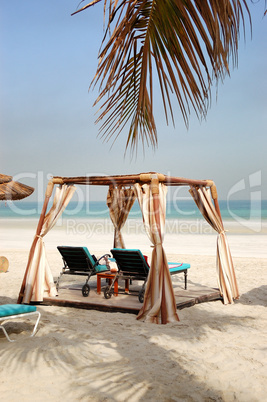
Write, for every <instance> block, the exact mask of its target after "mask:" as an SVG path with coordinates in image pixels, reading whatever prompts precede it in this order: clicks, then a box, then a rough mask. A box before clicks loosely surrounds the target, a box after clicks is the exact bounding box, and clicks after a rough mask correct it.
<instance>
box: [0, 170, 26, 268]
mask: <svg viewBox="0 0 267 402" xmlns="http://www.w3.org/2000/svg"><path fill="white" fill-rule="evenodd" d="M33 191H34V188H33V187H30V186H26V184H22V183H19V182H18V181H14V180H12V176H7V175H5V174H0V200H2V201H8V200H21V199H22V198H25V197H28V196H29V195H31V194H32V193H33ZM8 266H9V263H8V259H7V258H6V257H3V256H0V272H6V271H7V270H8Z"/></svg>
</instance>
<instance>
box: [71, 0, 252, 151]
mask: <svg viewBox="0 0 267 402" xmlns="http://www.w3.org/2000/svg"><path fill="white" fill-rule="evenodd" d="M96 2H97V1H93V2H91V3H89V4H87V5H86V6H85V7H83V8H82V9H80V10H78V11H77V12H79V11H81V10H83V9H86V8H88V7H90V6H92V5H93V4H95V3H96ZM107 11H108V13H109V15H108V23H107V29H106V32H105V35H104V39H103V42H102V50H101V51H100V54H99V64H98V68H97V71H96V75H95V77H94V79H93V83H94V85H96V84H99V87H100V93H99V96H98V98H97V100H96V102H95V104H96V103H99V102H100V109H99V113H100V114H99V117H98V119H97V122H100V121H101V122H102V124H101V126H100V132H101V133H102V136H103V138H105V139H106V140H109V139H110V138H111V137H113V136H115V138H117V135H118V134H120V133H121V131H122V130H123V129H124V128H125V127H127V128H128V130H129V132H128V139H127V145H126V148H127V147H129V146H130V147H131V148H132V150H133V149H134V148H135V149H137V143H138V140H140V139H141V141H142V142H143V144H145V143H146V144H148V145H149V144H152V146H153V147H155V146H156V145H157V130H156V124H155V120H154V113H153V89H154V85H155V81H154V75H156V76H157V77H158V83H159V87H160V91H161V97H162V102H163V107H164V111H165V117H166V121H167V123H168V116H169V115H170V116H171V119H172V121H173V123H174V112H173V99H172V96H173V94H175V96H176V98H177V101H178V104H179V107H180V109H181V112H182V115H183V119H184V121H185V124H186V125H188V121H189V115H190V112H191V109H192V108H193V110H194V111H195V113H196V114H197V116H198V117H202V116H205V115H206V113H207V109H208V105H209V100H210V96H211V91H210V89H211V84H212V82H213V80H214V79H215V81H217V82H218V80H223V79H224V78H225V75H226V74H229V60H230V58H232V62H233V65H234V66H235V65H236V64H237V50H238V40H239V32H240V23H242V25H243V27H244V28H245V17H244V12H246V13H247V14H248V16H249V18H250V14H249V10H248V7H247V3H246V0H224V1H218V0H195V1H193V0H187V1H185V0H165V1H162V0H153V1H147V0H135V1H130V0H120V1H119V0H116V1H114V0H110V1H109V7H107V0H105V2H104V15H105V13H106V12H107ZM111 28H112V29H113V31H112V29H111ZM110 31H112V33H111V35H110V37H109V38H108V32H110Z"/></svg>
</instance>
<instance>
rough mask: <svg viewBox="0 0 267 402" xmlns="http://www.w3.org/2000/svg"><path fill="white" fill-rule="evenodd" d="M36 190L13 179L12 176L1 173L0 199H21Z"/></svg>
mask: <svg viewBox="0 0 267 402" xmlns="http://www.w3.org/2000/svg"><path fill="white" fill-rule="evenodd" d="M33 191H34V188H33V187H30V186H26V184H22V183H19V182H18V181H14V180H12V176H7V175H5V174H0V200H2V201H6V200H21V199H22V198H25V197H28V196H29V195H31V194H32V193H33Z"/></svg>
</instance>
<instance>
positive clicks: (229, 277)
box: [189, 186, 239, 304]
mask: <svg viewBox="0 0 267 402" xmlns="http://www.w3.org/2000/svg"><path fill="white" fill-rule="evenodd" d="M189 192H190V194H191V195H192V197H193V199H194V201H195V203H196V205H197V206H198V208H199V210H200V212H201V213H202V215H203V217H204V218H205V219H206V221H207V222H208V223H209V224H210V225H211V226H212V228H213V229H214V230H216V232H217V233H218V238H217V258H216V269H217V278H218V285H219V288H220V292H221V295H222V297H223V302H224V304H229V303H233V299H238V298H239V291H238V285H237V281H236V276H235V270H234V266H233V261H232V256H231V252H230V248H229V244H228V240H227V237H226V234H225V231H224V228H223V224H222V222H221V219H220V217H219V215H218V214H217V212H216V210H215V208H214V205H213V203H212V199H211V195H210V191H209V190H208V189H206V188H205V187H201V186H200V187H195V186H192V187H191V188H190V190H189Z"/></svg>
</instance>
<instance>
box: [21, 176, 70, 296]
mask: <svg viewBox="0 0 267 402" xmlns="http://www.w3.org/2000/svg"><path fill="white" fill-rule="evenodd" d="M75 190H76V189H75V187H74V186H73V185H67V184H64V185H61V186H59V187H57V188H56V191H55V196H54V200H53V205H52V207H51V209H50V211H49V212H48V213H47V214H46V216H45V218H44V221H43V225H42V228H41V232H40V235H37V234H36V235H35V239H34V241H33V245H32V249H31V252H30V255H29V259H28V266H27V276H26V283H25V290H24V296H23V301H22V303H30V301H35V302H36V301H38V302H40V301H43V295H44V292H48V294H49V296H52V297H53V296H56V295H57V291H56V287H55V284H54V280H53V276H52V273H51V270H50V267H49V265H48V261H47V257H46V250H45V244H44V241H43V238H44V236H45V235H46V234H47V233H48V232H49V231H50V230H51V229H52V227H53V226H54V225H55V224H56V222H57V220H58V219H59V218H60V216H61V214H62V212H63V211H64V209H65V208H66V206H67V205H68V203H69V201H70V200H71V198H72V196H73V194H74V192H75Z"/></svg>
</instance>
